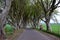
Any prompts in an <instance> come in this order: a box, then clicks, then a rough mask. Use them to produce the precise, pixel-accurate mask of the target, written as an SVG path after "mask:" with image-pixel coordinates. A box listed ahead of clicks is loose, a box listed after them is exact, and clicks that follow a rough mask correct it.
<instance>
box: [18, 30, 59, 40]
mask: <svg viewBox="0 0 60 40" xmlns="http://www.w3.org/2000/svg"><path fill="white" fill-rule="evenodd" d="M17 40H60V39H58V38H57V39H55V38H52V37H50V36H47V35H45V34H43V33H40V32H38V31H36V30H32V29H26V30H25V31H24V32H23V33H22V35H20V36H19V37H18V38H17Z"/></svg>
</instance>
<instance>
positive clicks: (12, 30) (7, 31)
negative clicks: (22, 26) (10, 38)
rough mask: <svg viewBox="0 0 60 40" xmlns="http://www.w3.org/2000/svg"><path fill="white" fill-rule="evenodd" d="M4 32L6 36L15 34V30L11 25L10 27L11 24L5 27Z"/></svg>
mask: <svg viewBox="0 0 60 40" xmlns="http://www.w3.org/2000/svg"><path fill="white" fill-rule="evenodd" d="M4 30H5V32H6V35H11V34H13V32H14V28H13V27H12V26H11V25H9V24H6V25H5V28H4Z"/></svg>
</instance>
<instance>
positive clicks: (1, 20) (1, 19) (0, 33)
mask: <svg viewBox="0 0 60 40" xmlns="http://www.w3.org/2000/svg"><path fill="white" fill-rule="evenodd" d="M11 2H12V0H6V7H5V8H4V9H3V10H2V12H1V13H0V39H1V40H5V39H4V38H5V33H4V30H3V28H4V25H5V24H6V16H7V15H8V12H9V9H10V5H11Z"/></svg>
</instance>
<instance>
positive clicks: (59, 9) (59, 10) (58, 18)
mask: <svg viewBox="0 0 60 40" xmlns="http://www.w3.org/2000/svg"><path fill="white" fill-rule="evenodd" d="M59 6H60V4H59ZM57 10H58V12H59V13H57V14H58V15H56V18H57V21H58V23H60V7H59V8H57ZM50 23H54V21H53V20H51V21H50Z"/></svg>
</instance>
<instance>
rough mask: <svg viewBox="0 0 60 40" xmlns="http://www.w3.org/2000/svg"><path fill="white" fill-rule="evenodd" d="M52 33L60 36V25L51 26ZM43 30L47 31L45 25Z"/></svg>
mask: <svg viewBox="0 0 60 40" xmlns="http://www.w3.org/2000/svg"><path fill="white" fill-rule="evenodd" d="M51 28H52V32H51V33H54V34H57V35H60V24H51ZM43 29H44V30H46V25H45V24H43Z"/></svg>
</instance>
